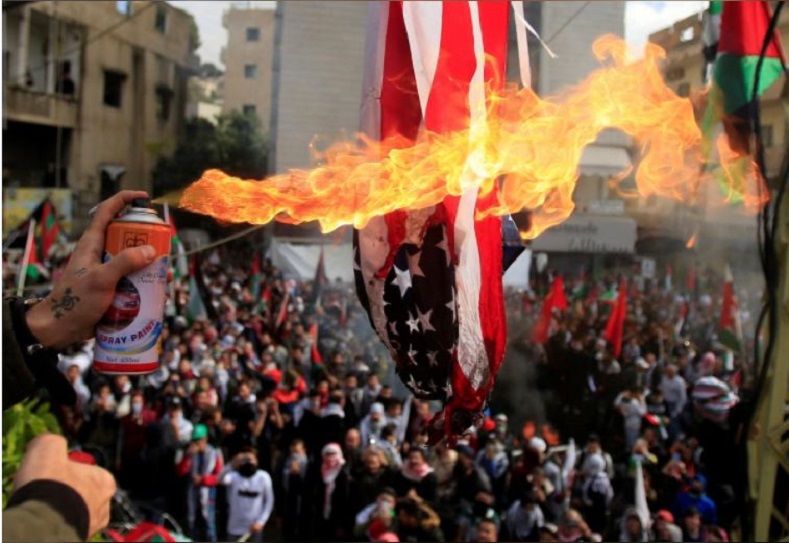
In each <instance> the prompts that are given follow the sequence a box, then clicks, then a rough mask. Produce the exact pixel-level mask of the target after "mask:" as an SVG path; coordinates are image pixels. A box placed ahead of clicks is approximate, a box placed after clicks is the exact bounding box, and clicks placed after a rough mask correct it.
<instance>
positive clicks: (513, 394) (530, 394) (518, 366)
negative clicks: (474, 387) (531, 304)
mask: <svg viewBox="0 0 789 543" xmlns="http://www.w3.org/2000/svg"><path fill="white" fill-rule="evenodd" d="M507 320H508V330H509V332H508V335H509V342H508V346H507V352H506V354H505V355H504V363H503V364H502V366H501V369H500V370H499V374H498V377H497V378H496V384H495V386H494V387H493V393H492V394H491V398H490V407H491V411H492V413H493V414H494V415H495V414H496V413H505V414H506V415H507V417H509V421H510V428H513V429H520V428H522V427H523V424H524V423H525V422H526V421H527V420H531V421H534V422H535V423H537V424H538V425H539V424H541V423H543V422H547V415H546V402H547V401H548V400H549V398H548V395H549V394H550V392H549V391H548V390H541V388H540V386H539V385H538V377H539V375H538V374H539V371H538V367H539V355H538V352H537V351H536V350H535V348H534V347H533V346H532V345H530V344H529V343H528V342H527V338H528V334H529V333H530V332H531V325H530V322H529V321H528V320H527V319H524V318H523V316H522V315H515V314H513V313H512V312H508V318H507Z"/></svg>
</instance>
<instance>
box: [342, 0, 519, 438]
mask: <svg viewBox="0 0 789 543" xmlns="http://www.w3.org/2000/svg"><path fill="white" fill-rule="evenodd" d="M508 14H509V4H508V3H506V2H474V1H471V2H399V1H392V2H380V3H379V2H373V3H371V18H370V26H369V31H368V40H367V64H366V70H365V80H364V84H365V88H364V95H363V105H362V125H363V126H362V130H363V132H365V133H366V134H368V135H369V136H371V137H373V138H379V139H386V138H390V137H393V136H400V137H401V138H402V139H403V140H404V142H403V143H404V144H408V142H411V141H414V140H415V139H416V138H417V136H418V134H419V132H420V130H422V129H426V130H427V131H431V132H435V133H442V132H449V131H456V130H461V129H464V128H467V127H468V126H469V124H470V123H472V122H474V123H477V122H484V117H485V115H486V112H487V106H488V104H487V103H486V99H487V98H489V97H488V96H486V92H487V91H486V89H495V88H497V86H498V85H499V84H500V83H501V81H500V79H499V76H500V75H502V74H504V72H505V67H506V64H505V58H506V50H507V24H508ZM476 175H477V174H476V173H475V172H474V171H473V170H472V169H471V168H469V167H467V168H465V170H464V174H463V177H464V179H465V180H466V181H470V180H474V176H476ZM464 179H460V182H461V183H463V182H464ZM495 199H496V196H495V194H493V193H491V194H488V195H484V196H483V195H481V194H479V191H478V190H477V189H474V190H469V191H468V192H466V193H465V194H463V195H461V196H450V197H448V198H446V199H445V200H444V202H443V203H442V204H440V205H438V206H435V207H432V208H429V209H421V210H410V211H407V212H397V213H392V214H389V215H387V216H384V217H379V218H375V219H373V220H372V221H371V222H370V223H369V225H368V226H367V227H365V228H364V229H362V230H358V231H355V233H354V270H355V276H356V287H357V292H358V294H359V298H360V300H361V302H362V305H363V306H364V307H365V309H366V310H367V312H368V314H369V316H370V321H371V323H372V325H373V327H374V328H375V330H376V332H377V334H378V336H379V337H380V338H381V340H382V341H383V342H384V344H385V345H386V346H387V347H388V349H389V350H390V352H391V353H392V355H393V357H394V358H395V362H396V364H397V371H398V374H399V376H400V378H401V379H402V380H403V382H404V383H405V384H406V385H407V386H408V388H409V389H410V390H411V391H412V392H413V393H414V394H415V395H416V396H417V397H420V398H431V399H439V400H443V401H445V402H447V403H446V410H445V413H444V415H443V417H440V418H439V419H437V420H436V421H435V422H436V424H437V425H443V429H445V430H447V431H448V433H450V434H456V433H459V432H462V431H463V430H465V429H466V428H467V427H468V425H469V424H470V423H471V421H472V420H473V419H474V417H475V416H478V414H479V413H480V412H481V411H482V409H483V408H484V406H485V402H486V399H487V395H488V393H489V392H490V389H491V387H492V385H493V380H494V377H495V375H496V372H497V371H498V368H499V365H500V364H501V360H502V358H503V355H504V349H505V345H506V321H505V315H504V303H503V294H502V283H501V276H502V266H503V265H502V222H501V219H500V218H498V217H488V218H485V219H482V220H476V216H477V212H478V211H480V210H485V209H486V208H489V207H490V206H493V205H495V204H496V200H495Z"/></svg>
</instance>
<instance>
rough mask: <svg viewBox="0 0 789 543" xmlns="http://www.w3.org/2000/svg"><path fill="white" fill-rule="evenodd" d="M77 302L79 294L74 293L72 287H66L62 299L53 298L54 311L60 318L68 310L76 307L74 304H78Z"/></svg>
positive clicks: (57, 317)
mask: <svg viewBox="0 0 789 543" xmlns="http://www.w3.org/2000/svg"><path fill="white" fill-rule="evenodd" d="M77 302H79V296H75V295H74V293H73V292H72V291H71V287H68V288H67V289H66V291H65V292H64V293H63V296H61V297H60V299H58V298H52V312H53V313H54V314H55V318H56V319H59V318H60V317H62V316H63V315H64V314H65V313H66V312H67V311H71V310H72V309H74V306H76V305H77Z"/></svg>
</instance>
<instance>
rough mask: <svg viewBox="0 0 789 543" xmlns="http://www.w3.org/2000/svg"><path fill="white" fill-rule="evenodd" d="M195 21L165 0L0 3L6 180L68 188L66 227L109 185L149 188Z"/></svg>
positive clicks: (177, 112)
mask: <svg viewBox="0 0 789 543" xmlns="http://www.w3.org/2000/svg"><path fill="white" fill-rule="evenodd" d="M193 25H194V21H193V19H192V17H191V15H189V14H188V13H186V12H184V11H182V10H180V9H177V8H175V7H173V6H172V5H170V4H168V3H166V2H147V1H145V2H144V1H134V2H81V1H58V2H52V1H42V2H34V3H30V4H25V5H22V4H20V5H17V6H13V5H12V6H10V7H7V6H4V9H3V30H4V31H3V57H4V73H3V81H4V89H5V100H4V104H3V121H4V122H3V136H4V137H3V185H4V187H3V188H4V189H8V188H13V187H51V188H68V189H71V190H72V191H73V198H74V202H73V203H74V206H73V209H74V214H75V222H74V228H75V230H76V231H77V232H79V231H80V230H81V229H82V228H84V226H85V220H83V219H82V217H84V216H85V213H86V212H87V210H88V209H90V207H91V206H93V205H95V203H96V202H97V201H98V200H99V199H101V198H105V197H107V196H109V195H111V194H113V193H114V192H116V191H117V190H120V189H127V188H135V189H137V188H139V189H147V190H150V189H151V171H152V169H153V167H154V165H155V163H156V161H157V159H158V158H159V157H160V156H161V155H163V154H167V153H170V152H172V151H173V150H174V149H175V145H176V142H177V138H178V134H179V132H180V128H181V125H182V122H183V119H184V114H185V109H186V95H187V78H188V73H189V71H190V70H192V69H193V68H195V67H196V57H195V56H194V55H193V54H192V50H193V47H192V45H193V44H192V41H193V38H192V29H193Z"/></svg>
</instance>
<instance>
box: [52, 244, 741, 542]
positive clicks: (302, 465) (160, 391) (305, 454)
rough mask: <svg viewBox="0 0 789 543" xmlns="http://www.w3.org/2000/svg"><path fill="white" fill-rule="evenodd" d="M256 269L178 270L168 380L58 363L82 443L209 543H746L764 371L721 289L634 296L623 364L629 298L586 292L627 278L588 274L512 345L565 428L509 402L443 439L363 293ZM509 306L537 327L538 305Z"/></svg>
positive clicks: (61, 411) (137, 495)
mask: <svg viewBox="0 0 789 543" xmlns="http://www.w3.org/2000/svg"><path fill="white" fill-rule="evenodd" d="M249 260H250V259H249V252H248V250H239V251H237V252H234V251H232V250H229V249H222V253H221V254H215V255H213V256H212V257H211V258H206V259H205V260H204V261H203V262H202V264H201V265H200V266H199V274H198V275H199V277H198V280H195V279H194V278H193V279H192V280H191V281H186V280H185V279H184V280H176V282H175V284H174V288H173V292H172V296H171V297H170V300H169V302H168V308H167V312H166V315H167V316H166V319H165V327H164V332H163V336H162V343H161V345H162V352H161V365H160V368H159V370H158V371H157V372H155V373H153V374H149V375H145V376H123V375H120V376H105V375H101V374H98V373H96V372H95V371H94V370H92V369H91V360H92V353H91V344H90V343H84V344H79V345H75V346H73V347H72V348H70V349H69V350H68V351H67V352H66V353H65V354H63V355H61V357H60V369H61V370H62V371H63V372H64V373H65V375H66V376H67V378H68V380H69V382H70V383H71V384H72V386H73V387H74V389H75V391H76V393H77V396H78V398H79V401H78V404H77V406H76V407H75V408H70V407H59V408H58V415H59V418H60V421H61V424H62V426H63V429H64V434H65V435H66V437H67V438H68V440H69V442H70V444H71V446H72V447H76V448H81V449H83V450H84V451H87V452H90V453H91V454H92V455H93V456H94V457H95V458H97V459H98V461H99V463H100V464H101V465H103V466H105V467H107V468H108V469H110V470H111V471H112V472H113V473H114V474H115V476H116V479H117V481H118V485H119V487H120V488H121V489H122V490H123V492H125V493H126V494H127V495H128V496H129V498H130V500H131V501H132V502H133V503H134V504H135V506H136V507H137V508H138V509H139V510H140V511H141V512H142V514H143V515H144V516H145V518H147V519H148V520H150V521H152V522H156V523H160V522H162V519H163V516H164V515H165V514H166V515H169V516H171V517H173V518H174V519H176V520H177V521H178V522H179V523H180V524H181V525H182V526H183V527H184V528H185V531H186V533H187V535H188V536H189V537H191V538H193V539H194V540H199V541H235V540H238V539H241V538H244V537H246V538H249V540H253V541H254V540H257V541H260V540H263V539H265V540H285V541H306V540H321V541H324V540H325V541H600V540H621V541H726V540H727V538H728V534H729V533H730V530H731V529H732V528H733V526H734V523H735V520H736V517H737V513H738V512H739V511H740V510H741V509H742V502H741V500H742V495H743V492H738V489H741V488H742V484H743V483H742V479H741V474H740V473H739V472H738V471H737V469H736V466H739V465H742V461H741V459H738V458H737V456H736V455H737V453H736V451H738V450H739V449H738V447H737V446H736V444H735V437H736V434H735V430H736V428H737V421H738V420H739V419H738V417H741V416H742V415H740V414H739V413H740V410H741V409H742V406H743V405H744V403H743V402H740V401H739V398H738V396H737V388H738V386H739V383H741V381H742V375H743V367H744V366H746V364H745V362H746V361H745V360H744V359H743V358H742V357H741V356H740V354H739V353H734V354H733V355H732V353H730V352H728V351H726V350H724V349H720V348H719V346H718V345H717V344H716V338H715V334H714V333H713V332H714V324H713V323H714V322H715V320H716V318H717V315H716V311H717V310H718V306H719V300H717V298H716V297H715V296H713V295H712V294H711V293H712V292H715V291H716V289H715V285H714V282H713V281H710V282H709V284H708V285H707V286H706V287H705V288H704V289H703V292H702V293H697V295H694V296H689V297H685V298H682V299H678V298H677V294H676V292H673V291H672V290H669V289H666V288H664V287H662V286H659V285H657V284H655V285H652V286H649V285H646V286H645V285H640V286H641V288H640V289H638V288H635V286H636V285H631V287H632V288H629V289H628V295H629V297H628V318H627V321H626V324H625V340H624V346H623V348H622V353H621V355H620V356H619V357H615V356H613V353H614V349H613V348H612V345H611V344H610V343H608V342H607V341H606V340H605V339H603V338H602V337H601V330H602V329H604V328H605V323H606V319H607V315H608V313H609V311H610V308H609V307H607V305H608V304H607V303H606V302H605V301H603V300H602V299H596V298H592V297H590V296H589V294H588V292H590V291H591V290H595V289H596V290H597V291H599V292H603V291H605V290H606V289H607V286H608V284H614V283H615V278H614V277H611V278H608V279H602V280H599V281H597V282H596V284H595V285H591V283H592V282H593V280H592V279H587V280H586V281H587V283H589V284H588V285H585V286H587V287H589V286H594V287H595V289H590V288H585V289H583V291H584V292H585V294H584V295H583V296H582V297H580V298H579V303H575V304H571V307H570V308H569V309H567V310H564V311H560V312H556V313H555V314H554V320H553V322H552V325H551V328H550V337H549V339H548V341H547V342H546V343H545V345H539V344H536V343H535V342H534V341H533V340H532V338H531V336H523V337H514V338H512V342H513V343H517V344H521V345H522V346H523V347H524V348H523V352H524V353H525V355H524V360H522V361H521V362H520V363H522V364H524V365H533V366H535V367H537V368H538V373H537V381H538V382H537V386H538V388H539V389H540V390H541V391H542V392H543V394H544V395H545V398H546V406H547V410H546V415H547V418H548V420H547V421H545V420H543V421H532V422H537V423H544V422H550V424H551V425H552V427H553V428H555V429H556V431H557V434H556V435H553V434H552V435H550V436H547V435H541V434H540V432H534V431H529V432H525V431H523V430H522V429H521V424H522V423H523V422H524V421H520V420H519V421H515V420H512V421H511V420H509V418H508V414H507V413H504V412H497V410H496V405H495V402H494V404H492V405H491V409H489V410H488V413H487V417H486V419H485V421H484V423H483V424H482V425H481V426H480V427H478V428H471V429H470V430H469V432H468V433H467V434H466V435H464V436H461V437H460V438H459V439H458V440H457V441H456V442H453V443H449V442H446V441H444V442H441V443H439V444H438V445H437V446H435V447H427V446H426V443H427V434H426V432H425V431H424V430H423V426H424V423H425V422H426V421H428V420H430V419H431V417H432V416H433V414H434V413H436V412H437V411H438V410H440V407H441V406H438V405H434V404H431V403H430V402H426V401H422V400H419V399H418V398H414V397H413V396H412V395H410V394H409V393H408V392H407V389H405V388H404V387H403V386H402V385H400V384H399V383H398V382H397V381H396V378H395V377H394V371H393V362H392V361H391V359H389V358H388V356H387V354H386V351H385V349H384V348H383V346H382V345H381V343H380V342H379V341H378V340H377V338H376V337H375V335H374V334H373V332H372V331H371V328H370V326H369V324H368V321H367V315H366V313H365V312H364V310H363V309H362V308H361V306H359V305H358V302H356V301H355V300H356V298H355V295H354V293H353V287H352V286H349V285H343V284H340V283H333V282H332V283H330V284H326V285H322V286H320V288H319V285H316V284H315V283H313V282H309V281H308V282H297V281H293V280H288V279H286V278H283V277H282V276H281V274H280V273H279V272H278V270H277V269H275V268H274V267H273V266H272V265H271V263H270V262H268V261H267V262H265V263H264V265H263V266H262V269H260V270H255V269H253V268H252V267H250V264H249ZM197 285H199V288H197V289H196V288H195V287H196V286H197ZM536 290H537V291H539V288H536ZM575 290H577V289H575ZM572 295H573V291H571V290H568V297H572ZM196 297H199V298H200V300H201V301H202V302H203V303H204V309H205V311H204V312H203V311H198V312H195V311H194V310H193V308H194V307H195V301H196ZM510 298H511V302H512V300H516V299H517V302H515V303H510V304H509V310H510V311H511V312H513V313H517V318H518V319H521V320H523V321H525V322H527V323H531V324H533V323H534V321H535V320H536V319H537V318H538V316H539V314H540V310H539V306H540V296H537V295H533V294H526V295H522V296H521V295H520V294H517V295H516V294H514V293H513V294H512V295H511V297H510ZM681 307H684V308H685V309H684V310H683V311H682V315H680V308H681ZM680 321H682V322H684V326H678V323H679V322H680ZM524 390H526V388H525V387H524ZM527 426H529V425H527ZM529 427H530V428H534V427H535V425H534V424H532V425H530V426H529ZM537 427H540V426H539V424H538V425H537ZM557 436H558V440H557ZM568 443H572V444H569V445H568ZM575 443H577V444H578V445H577V450H576V446H575ZM638 474H641V475H640V476H639V475H638ZM638 481H643V486H642V489H643V493H644V495H645V497H646V508H647V509H648V510H646V511H645V510H644V507H638V505H639V503H638V502H639V500H638V494H639V492H640V491H637V488H638V487H639V484H638Z"/></svg>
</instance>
